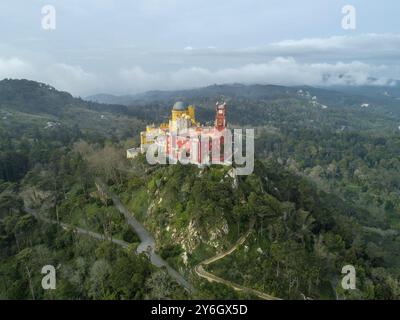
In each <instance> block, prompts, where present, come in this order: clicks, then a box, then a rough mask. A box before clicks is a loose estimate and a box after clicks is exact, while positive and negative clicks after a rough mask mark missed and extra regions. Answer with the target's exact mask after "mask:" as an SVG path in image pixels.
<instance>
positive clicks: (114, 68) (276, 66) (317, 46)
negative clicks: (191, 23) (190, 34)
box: [0, 34, 400, 96]
mask: <svg viewBox="0 0 400 320" xmlns="http://www.w3.org/2000/svg"><path fill="white" fill-rule="evenodd" d="M100 55H101V54H100ZM396 55H397V57H398V56H400V35H393V34H381V35H378V34H366V35H360V36H353V37H350V36H336V37H329V38H325V39H322V38H315V39H302V40H286V41H281V42H276V43H271V44H269V45H266V46H263V47H257V48H247V49H236V50H229V51H227V50H219V49H217V48H215V47H210V48H205V49H197V48H193V47H190V50H189V49H188V48H182V52H179V51H170V52H156V51H153V52H147V53H146V54H142V53H140V52H139V53H136V55H132V58H127V59H125V60H123V61H118V59H116V58H115V56H116V54H113V55H111V56H109V57H100V58H103V61H104V64H103V65H107V68H105V67H103V66H102V65H98V66H97V65H96V66H95V67H94V68H93V66H92V68H91V69H90V70H89V67H88V65H87V64H86V63H88V61H87V60H84V59H83V58H81V60H79V64H71V63H65V62H59V61H57V59H55V58H54V59H53V60H50V61H49V59H47V58H46V59H45V58H43V59H36V60H33V58H32V60H30V59H29V56H27V55H25V56H24V57H19V56H18V55H14V56H11V57H10V56H9V57H1V56H0V78H28V79H33V80H37V81H42V82H46V83H49V84H51V85H53V86H55V87H56V88H58V89H60V90H66V91H69V92H71V93H72V94H74V95H82V96H85V95H90V94H94V93H99V92H107V93H116V94H132V93H138V92H143V91H147V90H156V89H161V90H173V89H186V88H194V87H200V86H207V85H211V84H223V83H244V84H255V83H259V84H281V85H312V86H315V85H326V86H330V85H354V86H358V85H367V84H368V85H389V84H391V79H399V78H400V67H399V65H398V60H397V59H392V58H393V57H395V56H396ZM36 56H37V55H36ZM123 56H124V57H126V56H128V57H130V55H127V54H125V55H123ZM161 56H162V57H164V59H159V58H160V57H161ZM167 58H168V59H167ZM140 59H142V60H140ZM222 61H223V63H222ZM89 63H90V61H89ZM149 66H151V67H152V68H150V67H149Z"/></svg>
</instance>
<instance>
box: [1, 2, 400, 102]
mask: <svg viewBox="0 0 400 320" xmlns="http://www.w3.org/2000/svg"><path fill="white" fill-rule="evenodd" d="M348 4H350V5H353V6H354V7H355V9H356V29H355V30H345V29H343V28H342V19H343V16H344V14H343V13H342V8H343V6H345V5H348ZM45 5H52V6H54V8H55V10H56V20H55V22H56V28H55V30H45V29H43V27H42V19H43V17H45V15H46V14H42V7H43V6H45ZM399 16H400V2H399V1H398V0H384V1H382V0H346V1H341V0H302V1H298V0H114V1H112V0H85V1H82V0H46V1H42V0H34V1H26V0H2V1H1V3H0V78H1V79H2V78H28V79H33V80H38V81H42V82H46V83H49V84H51V85H53V86H55V87H56V88H57V89H61V90H66V91H70V92H71V93H73V94H74V95H80V96H86V95H90V94H95V93H100V92H105V93H114V94H132V93H137V92H142V91H146V90H152V89H178V88H179V89H180V88H191V87H198V86H205V85H209V84H214V83H234V82H240V83H248V84H250V83H272V84H284V85H297V84H308V85H335V84H351V85H362V84H365V83H372V84H375V85H383V84H387V83H390V79H400V64H399V57H400V23H399ZM46 21H47V22H48V20H46ZM371 78H373V80H371Z"/></svg>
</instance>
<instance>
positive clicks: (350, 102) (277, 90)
mask: <svg viewBox="0 0 400 320" xmlns="http://www.w3.org/2000/svg"><path fill="white" fill-rule="evenodd" d="M301 91H303V92H304V94H306V95H308V96H311V97H313V96H316V97H317V98H318V99H319V101H320V102H321V103H323V104H328V105H331V106H337V107H341V106H343V107H349V106H360V105H361V104H363V103H366V101H369V102H370V103H374V104H393V103H397V101H398V100H396V98H397V97H400V85H397V86H391V87H378V86H373V87H372V86H364V87H363V86H361V87H356V86H346V87H341V86H336V87H323V88H316V87H311V86H294V87H286V86H278V85H259V84H255V85H243V84H223V85H211V86H207V87H203V88H196V89H189V90H175V91H160V90H156V91H148V92H145V93H140V94H136V95H123V96H116V95H110V94H98V95H93V96H89V97H87V98H86V100H88V101H94V102H98V103H108V104H110V103H111V104H123V105H126V106H130V105H137V104H145V103H153V102H164V103H166V102H168V103H172V102H173V101H176V100H186V101H187V102H191V101H193V100H199V99H207V100H208V99H211V100H214V101H216V100H219V99H224V100H228V101H229V100H231V99H238V98H240V99H248V100H276V99H286V98H293V97H296V98H297V97H299V92H300V93H301ZM300 95H301V94H300ZM367 98H368V99H369V100H367Z"/></svg>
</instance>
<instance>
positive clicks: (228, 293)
mask: <svg viewBox="0 0 400 320" xmlns="http://www.w3.org/2000/svg"><path fill="white" fill-rule="evenodd" d="M299 90H300V89H299V88H283V89H282V88H276V87H262V86H261V87H254V88H247V89H243V88H236V90H234V88H233V89H232V87H229V86H228V87H223V86H221V87H211V88H205V89H204V90H201V89H199V90H198V91H196V92H195V93H193V92H188V93H187V97H184V98H185V99H187V100H188V101H189V99H190V102H192V103H194V104H196V105H198V108H197V110H198V115H199V119H200V120H201V121H203V120H204V121H205V120H207V121H210V119H212V115H213V113H214V111H213V106H214V104H215V99H216V98H217V97H218V99H221V97H223V98H224V99H225V100H227V102H228V108H229V109H228V120H229V124H230V125H231V126H233V127H246V128H249V127H252V128H255V129H256V166H255V172H254V173H253V174H252V175H249V176H245V177H240V178H238V181H237V184H236V183H234V181H233V178H232V177H231V176H230V175H229V170H230V168H226V167H221V166H213V167H210V168H198V167H196V166H182V165H176V166H162V165H158V166H150V165H149V164H147V163H146V160H145V157H143V156H140V157H138V158H137V159H135V160H133V161H128V160H127V159H126V158H125V154H126V153H125V152H126V149H127V148H130V147H132V146H137V145H138V141H139V140H138V134H139V132H140V130H142V129H143V128H144V126H145V125H146V124H147V123H149V122H155V123H157V122H161V121H164V120H165V117H166V116H167V115H168V114H169V111H170V107H171V105H170V101H173V100H174V99H175V98H177V97H178V96H179V97H182V96H184V95H185V92H178V93H173V92H172V93H169V96H168V97H163V96H162V95H161V96H157V94H156V93H153V96H152V98H151V99H149V98H148V97H147V98H146V99H144V98H143V100H137V101H134V102H132V103H130V104H128V105H124V106H121V105H107V104H100V103H95V102H87V101H85V100H82V99H80V98H74V97H72V96H71V95H69V94H68V93H65V92H59V91H57V90H56V89H54V88H52V87H49V86H47V85H43V84H39V83H36V82H30V81H26V80H21V81H17V80H3V81H0V160H1V161H0V256H1V258H0V276H1V279H2V281H1V282H0V298H1V299H196V298H200V299H243V298H255V297H254V296H251V295H248V294H246V293H239V292H236V291H234V290H233V289H232V288H229V287H228V286H224V285H222V284H217V283H209V282H208V281H206V280H205V279H200V278H199V277H198V276H196V274H195V273H194V272H193V270H194V268H195V266H196V265H197V264H198V263H200V262H201V261H203V260H204V259H207V258H209V257H211V256H213V255H215V254H217V253H218V252H221V251H223V250H226V249H228V248H230V247H231V246H232V244H234V243H235V242H236V241H237V239H238V238H239V237H240V236H241V235H242V234H244V233H245V232H246V230H247V228H248V225H249V222H250V221H251V220H252V219H255V225H254V228H253V230H252V232H251V233H250V235H249V238H248V239H247V240H246V242H245V243H244V244H243V245H242V246H240V247H239V248H238V250H236V251H235V252H234V253H232V254H231V255H229V256H227V257H225V258H224V259H222V260H220V261H218V262H216V263H215V264H212V265H210V266H209V267H207V270H208V271H210V272H212V273H214V274H216V275H218V276H221V277H224V278H226V279H227V280H229V281H232V282H235V283H238V284H240V285H244V286H246V287H250V288H253V289H255V290H259V291H262V292H265V293H268V294H272V295H275V296H277V297H280V298H283V299H304V298H311V299H399V298H400V284H399V277H400V257H399V254H398V247H399V245H400V220H399V218H400V202H399V187H400V173H399V172H400V170H399V169H400V162H399V156H398V155H399V153H400V137H399V134H400V131H399V130H398V128H397V127H398V123H400V118H399V110H398V106H397V109H395V108H396V105H395V103H394V102H393V101H391V102H387V101H386V100H379V99H378V100H374V103H377V105H376V106H375V107H373V108H370V109H365V108H361V107H360V105H359V102H360V101H364V100H365V99H366V98H365V99H364V97H363V98H362V99H361V98H360V97H359V96H351V95H349V94H347V95H343V98H342V99H341V100H338V99H337V96H338V94H337V92H335V93H333V92H325V91H321V90H317V89H313V88H307V89H304V88H303V89H302V90H303V91H301V92H299ZM307 90H309V91H307ZM313 90H314V91H313ZM310 92H311V93H310ZM315 95H318V96H315ZM314 97H315V98H314ZM163 99H164V100H163ZM378 103H379V105H378ZM49 123H50V124H49ZM96 179H102V180H103V181H104V182H105V183H106V184H107V185H108V187H109V188H110V189H111V190H112V191H113V192H115V193H116V194H117V195H118V196H119V197H120V199H121V200H122V201H123V203H124V204H125V205H126V206H127V207H128V208H129V209H130V211H131V212H133V213H134V215H135V217H136V218H137V219H138V220H139V221H140V222H141V223H142V224H143V225H144V226H145V227H146V228H147V229H148V230H149V231H150V232H151V233H152V234H153V235H154V237H155V239H156V242H157V252H158V253H159V254H160V256H162V258H163V259H165V260H166V261H168V263H169V264H170V265H171V266H173V267H174V268H175V269H176V270H178V271H179V272H180V273H181V274H182V275H183V276H184V277H185V278H186V279H187V280H188V281H189V282H190V283H192V284H193V285H194V287H195V288H196V291H195V292H193V293H188V292H186V291H185V290H184V289H183V288H182V287H180V286H179V285H178V284H177V283H176V282H175V281H174V280H173V279H172V278H171V277H170V276H169V275H168V273H167V272H166V271H165V270H163V269H162V268H156V267H155V266H153V265H152V264H151V263H150V261H149V258H148V257H147V256H146V255H145V254H140V255H137V254H136V253H135V249H136V247H137V246H138V244H139V239H138V236H137V235H136V234H135V233H134V232H133V230H132V229H131V228H130V227H129V226H128V225H127V223H126V221H125V219H124V218H123V217H122V216H121V214H120V213H119V212H118V210H116V208H115V207H114V205H113V203H112V201H111V199H109V198H107V197H105V196H104V195H102V194H101V193H100V192H99V190H98V189H97V188H96V184H95V181H96ZM28 209H29V210H28ZM30 210H34V211H35V212H37V213H38V214H40V215H41V216H42V217H44V218H46V219H48V220H51V221H56V222H57V223H46V222H44V220H40V219H36V218H35V216H33V215H32V214H31V213H30V212H31V211H30ZM60 223H64V224H66V225H68V226H69V227H68V228H62V227H61V224H60ZM77 228H83V229H85V230H90V231H92V232H96V233H98V234H101V235H102V237H103V238H102V239H101V240H99V239H94V238H93V237H89V236H87V235H84V234H79V233H78V232H77ZM112 239H118V240H121V241H125V242H127V243H129V246H128V247H126V248H122V247H121V246H118V245H116V244H115V243H114V242H112V241H110V240H112ZM48 264H50V265H54V266H55V267H56V270H57V274H58V277H57V289H56V290H43V289H42V287H41V279H42V277H43V275H42V274H41V272H40V271H41V268H42V266H44V265H48ZM347 264H351V265H354V266H355V267H356V270H357V289H356V290H352V291H345V290H343V289H342V288H341V286H340V279H341V277H342V274H341V268H342V266H344V265H347Z"/></svg>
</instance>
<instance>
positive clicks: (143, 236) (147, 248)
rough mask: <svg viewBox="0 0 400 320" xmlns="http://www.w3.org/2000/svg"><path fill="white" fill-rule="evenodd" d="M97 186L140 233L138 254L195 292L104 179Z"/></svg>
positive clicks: (119, 242)
mask: <svg viewBox="0 0 400 320" xmlns="http://www.w3.org/2000/svg"><path fill="white" fill-rule="evenodd" d="M96 186H97V188H98V189H100V190H99V191H101V192H103V193H106V194H107V195H109V196H110V197H111V199H112V200H113V203H114V206H115V207H116V208H117V209H118V211H119V212H120V213H122V214H123V216H124V217H125V219H126V220H127V222H128V224H129V225H130V226H131V227H132V228H133V229H134V230H135V232H136V234H137V235H138V237H139V239H140V241H141V242H140V244H139V246H138V247H137V249H136V252H137V253H138V254H140V253H146V254H147V255H148V256H149V258H150V261H151V263H152V264H153V265H154V266H156V267H158V268H162V267H164V268H165V269H166V271H167V272H168V274H169V275H170V276H171V277H172V278H173V279H175V280H176V282H178V283H179V284H180V285H181V286H182V287H184V288H185V289H186V290H187V291H189V292H191V293H193V292H195V288H194V287H193V286H192V285H191V284H190V283H189V282H187V281H186V280H185V278H184V277H183V276H182V275H181V274H180V273H179V272H177V271H176V270H175V269H173V268H172V267H171V266H170V265H169V264H168V263H167V262H166V261H165V260H164V259H162V258H161V257H160V256H159V255H158V254H157V253H155V247H156V243H155V240H154V238H153V236H152V235H151V234H150V233H149V232H148V231H147V230H146V229H145V228H144V227H143V226H142V225H141V224H140V223H139V221H137V220H136V219H135V217H134V216H133V214H132V213H130V212H129V210H128V209H127V208H126V207H125V206H124V205H123V204H122V202H121V200H120V199H119V198H118V197H117V196H116V195H115V194H113V193H112V192H110V191H109V190H108V188H107V187H106V186H105V184H104V183H103V182H102V181H100V180H99V181H97V183H96ZM24 210H25V212H27V213H29V214H31V215H32V216H34V217H35V218H36V219H37V220H41V221H43V222H46V223H52V224H59V225H60V226H61V227H62V228H63V229H64V230H67V229H73V230H75V231H76V232H77V233H78V234H83V235H88V236H90V237H92V238H94V239H97V240H109V241H112V242H113V243H115V244H117V245H119V246H121V247H123V248H127V247H128V246H129V245H130V243H128V242H125V241H123V240H118V239H113V238H111V239H110V238H106V237H105V236H104V235H102V234H100V233H97V232H93V231H89V230H85V229H82V228H78V227H75V226H72V225H69V224H66V223H62V222H61V223H58V222H57V221H56V220H51V219H48V218H45V217H43V216H41V215H39V214H38V212H37V211H36V210H34V209H31V208H27V207H25V208H24Z"/></svg>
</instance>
